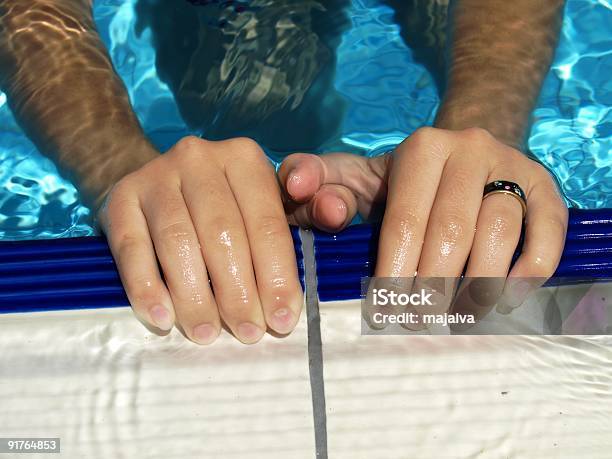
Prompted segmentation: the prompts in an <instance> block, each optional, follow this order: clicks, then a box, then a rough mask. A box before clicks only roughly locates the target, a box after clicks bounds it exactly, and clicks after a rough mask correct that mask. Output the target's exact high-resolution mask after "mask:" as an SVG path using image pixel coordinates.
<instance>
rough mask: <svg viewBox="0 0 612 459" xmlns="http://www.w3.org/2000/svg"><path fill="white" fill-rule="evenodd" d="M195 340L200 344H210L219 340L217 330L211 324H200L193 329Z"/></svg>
mask: <svg viewBox="0 0 612 459" xmlns="http://www.w3.org/2000/svg"><path fill="white" fill-rule="evenodd" d="M192 333H193V339H194V341H195V342H197V343H198V344H210V343H212V342H213V341H214V340H215V339H217V335H218V332H217V329H216V328H215V327H213V326H212V325H210V324H200V325H198V326H197V327H194V329H193V332H192Z"/></svg>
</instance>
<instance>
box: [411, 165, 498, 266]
mask: <svg viewBox="0 0 612 459" xmlns="http://www.w3.org/2000/svg"><path fill="white" fill-rule="evenodd" d="M487 167H488V166H487V164H485V163H483V162H480V163H478V162H476V163H474V162H472V161H466V160H465V158H453V159H451V160H450V161H449V162H448V163H447V165H446V167H445V169H444V173H443V174H442V180H441V181H440V185H439V187H438V192H437V195H436V199H435V203H434V205H433V207H432V210H431V215H430V217H429V223H428V226H427V234H426V236H425V244H424V245H423V251H422V253H421V259H420V261H419V266H418V275H419V277H459V276H460V275H461V273H462V272H463V268H464V267H465V262H466V260H467V257H468V255H469V253H470V249H471V247H472V242H473V240H474V234H475V230H476V221H477V219H478V213H479V211H480V206H481V203H482V190H483V189H484V186H485V182H486V180H487V176H488V172H489V171H488V170H487Z"/></svg>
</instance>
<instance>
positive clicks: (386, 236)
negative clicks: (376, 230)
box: [375, 129, 448, 277]
mask: <svg viewBox="0 0 612 459" xmlns="http://www.w3.org/2000/svg"><path fill="white" fill-rule="evenodd" d="M430 135H431V131H429V129H421V130H419V131H417V132H416V133H415V134H413V135H411V136H410V137H408V138H407V139H406V140H405V141H404V142H403V143H402V144H401V145H400V146H399V147H398V148H397V149H396V153H395V154H396V157H395V158H394V160H393V168H392V170H391V173H390V176H389V185H388V188H389V191H388V196H387V207H386V210H385V215H384V218H383V223H382V227H381V234H380V242H379V247H378V260H377V263H376V273H375V276H376V277H413V276H414V275H415V272H416V269H417V265H418V261H419V257H420V255H421V247H422V244H423V241H424V238H425V230H426V228H427V221H428V220H429V214H430V210H431V207H432V206H433V203H434V199H435V196H436V190H437V188H438V184H439V183H440V179H441V177H442V171H443V170H444V164H445V162H446V159H447V157H448V153H447V152H445V151H443V150H440V149H437V148H436V147H434V146H432V145H438V144H439V143H440V142H439V139H438V140H436V142H435V143H432V142H430V137H429V136H430Z"/></svg>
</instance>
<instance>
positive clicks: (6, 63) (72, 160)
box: [0, 0, 157, 206]
mask: <svg viewBox="0 0 612 459" xmlns="http://www.w3.org/2000/svg"><path fill="white" fill-rule="evenodd" d="M0 69H1V74H0V83H1V85H2V89H3V90H4V91H5V92H6V93H7V95H8V98H9V103H10V105H11V108H12V110H13V112H14V114H15V116H16V118H17V120H18V121H19V123H20V124H21V126H22V127H23V128H24V130H25V131H26V133H27V134H28V135H29V137H30V138H31V139H32V140H33V141H34V143H35V144H36V145H37V147H38V148H39V149H40V151H41V152H43V153H44V154H46V155H48V156H50V157H51V158H52V159H53V160H54V161H55V162H56V163H57V164H58V166H59V167H60V169H62V171H63V172H65V173H66V174H67V175H68V176H69V177H70V178H71V179H72V180H74V181H75V182H76V184H77V186H78V187H79V189H80V191H81V192H82V193H83V195H84V197H85V199H86V200H87V201H88V202H89V203H90V204H92V205H94V206H95V205H97V204H99V202H100V199H101V198H102V197H103V195H104V194H105V193H106V191H107V190H108V189H109V188H110V187H111V186H112V185H113V184H114V183H115V182H116V181H117V180H119V179H120V178H121V177H122V176H124V175H125V174H127V173H129V172H131V171H133V170H135V169H137V168H138V167H140V166H141V165H142V164H144V163H145V162H147V161H149V160H150V159H152V158H153V157H155V156H156V155H157V152H156V151H155V149H154V148H153V147H152V146H151V145H150V144H149V142H148V141H147V140H146V138H145V136H144V134H143V132H142V129H141V127H140V125H139V123H138V120H137V119H136V116H135V115H134V113H133V111H132V108H131V106H130V102H129V98H128V95H127V93H126V91H125V88H124V86H123V84H122V82H121V80H120V79H119V77H118V76H117V75H116V73H115V71H114V69H113V66H112V64H111V62H110V59H109V57H108V55H107V53H106V51H105V48H104V45H103V43H102V42H101V40H100V38H99V36H98V33H97V31H96V29H95V25H94V22H93V18H92V14H91V1H90V0H33V1H28V2H21V1H19V0H0Z"/></svg>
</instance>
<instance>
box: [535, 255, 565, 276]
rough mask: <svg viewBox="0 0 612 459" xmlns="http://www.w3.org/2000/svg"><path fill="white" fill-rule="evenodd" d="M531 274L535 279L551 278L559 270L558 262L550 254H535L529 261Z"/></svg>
mask: <svg viewBox="0 0 612 459" xmlns="http://www.w3.org/2000/svg"><path fill="white" fill-rule="evenodd" d="M527 264H528V266H530V269H529V271H530V273H532V275H534V276H535V277H541V278H545V279H548V278H550V277H551V276H552V275H553V274H554V272H555V270H556V269H557V265H558V262H556V261H555V260H553V259H552V257H550V255H548V254H534V255H532V256H531V257H529V258H528V259H527Z"/></svg>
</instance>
